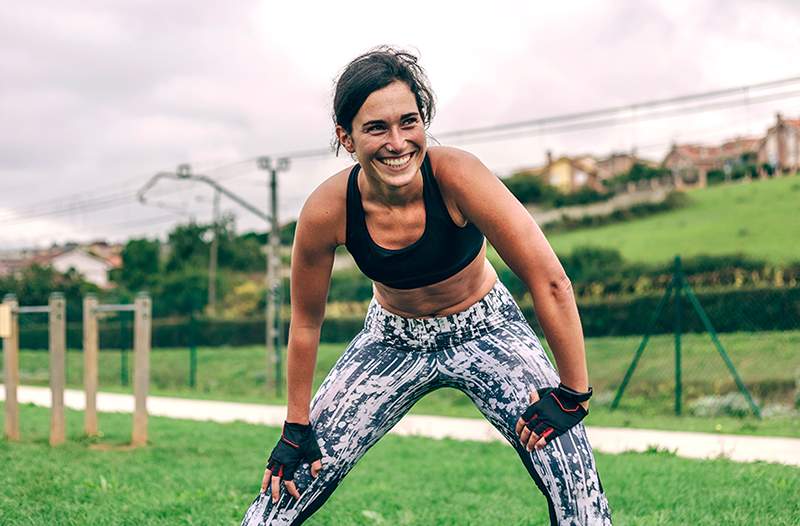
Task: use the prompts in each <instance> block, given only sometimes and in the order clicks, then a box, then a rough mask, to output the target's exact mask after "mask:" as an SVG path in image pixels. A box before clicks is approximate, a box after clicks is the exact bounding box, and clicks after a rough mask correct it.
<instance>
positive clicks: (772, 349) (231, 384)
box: [20, 331, 800, 436]
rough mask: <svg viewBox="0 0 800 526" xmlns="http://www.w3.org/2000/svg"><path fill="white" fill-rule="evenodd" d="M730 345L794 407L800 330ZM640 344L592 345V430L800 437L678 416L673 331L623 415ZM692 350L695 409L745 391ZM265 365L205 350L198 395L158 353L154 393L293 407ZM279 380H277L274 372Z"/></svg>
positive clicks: (109, 383) (114, 356)
mask: <svg viewBox="0 0 800 526" xmlns="http://www.w3.org/2000/svg"><path fill="white" fill-rule="evenodd" d="M721 340H722V343H723V344H724V345H725V347H726V349H727V350H728V353H729V354H730V356H731V359H732V360H733V362H734V364H736V366H737V368H738V370H739V374H740V375H741V376H742V377H743V379H744V381H745V383H746V384H747V385H748V386H749V388H750V389H751V391H752V393H753V394H754V395H755V396H756V397H757V399H758V400H759V401H760V402H762V405H764V406H774V405H775V404H780V405H781V406H782V407H787V408H790V407H791V405H792V403H793V402H794V397H795V396H796V389H797V387H796V382H798V377H800V353H798V349H800V331H786V332H760V333H731V334H723V335H721ZM639 341H640V338H639V337H608V338H591V339H588V340H587V342H586V348H587V360H588V363H589V372H590V377H591V381H592V384H593V386H594V389H595V393H596V396H595V398H594V400H593V402H592V409H591V412H590V415H589V419H588V423H589V424H590V425H597V426H625V427H643V428H655V429H679V430H690V431H706V432H724V433H744V434H757V435H783V436H800V418H798V417H797V414H796V413H795V414H794V415H791V414H789V415H785V416H782V417H778V416H775V417H771V418H765V419H762V420H758V419H755V418H736V417H730V416H724V415H723V416H718V417H714V418H700V417H692V416H684V417H680V418H678V417H675V416H673V415H672V408H673V398H672V397H673V391H672V389H673V382H674V362H673V360H674V351H673V339H672V336H671V335H659V336H655V337H653V338H651V340H650V343H649V344H648V347H647V349H646V351H645V354H644V356H643V358H642V359H641V361H640V363H639V367H638V368H637V371H636V373H635V374H634V376H633V380H632V381H631V383H630V385H629V387H628V390H627V392H626V396H625V398H623V400H622V405H621V408H620V410H617V411H614V412H612V411H610V410H609V409H608V406H609V404H610V401H611V399H612V397H613V394H614V392H615V390H616V388H617V386H618V385H619V383H620V381H621V379H622V376H623V375H624V373H625V370H626V369H627V367H628V365H629V363H630V361H631V359H632V358H633V353H634V351H635V349H636V347H637V346H638V344H639ZM343 347H344V346H343V345H341V344H323V345H322V346H321V347H320V351H319V358H318V361H317V368H316V372H315V377H314V389H316V388H317V387H318V386H319V384H320V383H321V382H322V379H323V378H324V377H325V375H326V374H327V372H328V371H329V370H330V368H331V367H332V366H333V364H334V362H335V361H336V359H337V358H338V356H339V354H340V353H341V351H342V350H343ZM682 348H683V355H682V356H683V359H682V361H683V368H682V369H683V386H684V395H685V398H684V400H685V403H686V404H687V405H688V403H689V402H691V400H693V399H695V398H697V397H699V396H704V395H714V394H719V393H725V392H730V391H732V390H734V389H735V386H734V383H733V380H732V378H731V376H730V375H729V373H728V371H727V369H726V368H725V366H724V364H723V362H722V359H721V358H720V356H719V355H718V354H717V352H716V350H715V349H714V347H713V346H712V345H711V342H710V339H709V338H708V336H707V335H703V334H687V335H684V337H683V344H682ZM82 358H83V357H82V354H81V353H79V352H70V353H69V359H68V368H67V369H68V384H69V385H71V386H73V387H77V388H80V387H81V385H82V384H81V382H82V380H81V378H82ZM131 365H132V360H128V366H129V367H131ZM48 367H49V365H48V357H47V353H45V352H33V351H29V352H23V353H21V357H20V378H21V382H22V383H23V384H28V385H47V383H48V370H49V369H48ZM265 369H266V359H265V351H264V348H263V347H259V346H250V347H230V348H224V347H223V348H200V349H199V350H198V375H197V382H198V385H197V388H196V389H190V388H189V387H188V374H189V352H188V350H187V349H172V350H164V349H156V350H154V351H153V353H152V355H151V390H150V392H151V394H154V395H164V396H180V397H188V398H210V399H219V400H230V401H241V402H253V403H271V404H285V397H276V396H275V395H274V390H273V389H267V387H266V386H267V384H266V382H265V379H266V378H267V375H266V372H265ZM119 371H120V355H119V352H117V351H108V352H101V353H100V388H101V389H102V390H107V391H127V392H130V391H131V389H130V388H129V387H128V388H125V387H121V386H120V374H119ZM271 374H272V371H270V375H271ZM129 378H132V374H129ZM269 380H270V381H271V380H272V377H271V376H270V378H269ZM412 411H413V412H414V413H416V414H434V415H445V416H461V417H475V418H481V415H480V414H479V413H478V411H477V410H476V409H475V407H474V406H473V404H472V402H471V401H470V400H469V399H468V398H467V397H466V396H465V395H463V394H462V393H460V392H458V391H456V390H453V389H441V390H439V391H436V392H434V393H432V394H430V395H428V396H426V397H425V398H423V399H422V400H421V401H420V402H419V403H418V404H417V405H416V406H415V407H414V409H413V410H412Z"/></svg>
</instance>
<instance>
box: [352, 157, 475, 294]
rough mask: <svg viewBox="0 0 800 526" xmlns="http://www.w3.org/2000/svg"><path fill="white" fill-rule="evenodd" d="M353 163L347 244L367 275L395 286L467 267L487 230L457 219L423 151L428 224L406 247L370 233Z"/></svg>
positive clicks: (411, 285)
mask: <svg viewBox="0 0 800 526" xmlns="http://www.w3.org/2000/svg"><path fill="white" fill-rule="evenodd" d="M360 169H361V166H360V165H358V164H357V165H355V166H354V167H353V169H352V170H351V171H350V177H349V178H348V180H347V232H346V241H345V246H346V247H347V250H348V251H349V252H350V254H351V255H352V256H353V259H355V261H356V264H357V265H358V268H360V269H361V272H363V273H364V274H365V275H366V276H367V277H368V278H370V279H371V280H373V281H377V282H379V283H383V284H384V285H386V286H389V287H392V288H395V289H414V288H417V287H424V286H427V285H432V284H434V283H438V282H440V281H442V280H444V279H447V278H449V277H450V276H452V275H454V274H456V273H457V272H458V271H460V270H462V269H463V268H464V267H466V266H467V265H468V264H469V263H470V262H472V260H474V259H475V257H476V256H477V255H478V253H479V252H480V250H481V247H483V234H482V233H481V232H480V230H478V228H477V227H476V226H475V225H473V224H472V223H468V224H467V225H466V226H464V227H459V226H458V225H456V224H455V223H454V222H453V220H452V218H451V217H450V214H449V213H448V211H447V207H446V206H445V204H444V200H443V199H442V194H441V192H440V191H439V186H438V185H437V184H436V179H435V178H434V176H433V171H432V170H431V164H430V160H429V159H428V156H427V155H425V159H424V160H423V162H422V196H423V200H424V202H425V230H424V231H423V233H422V236H420V238H419V239H418V240H416V241H415V242H413V243H411V244H410V245H408V246H407V247H403V248H400V249H396V250H392V249H387V248H383V247H381V246H379V245H378V244H377V243H375V242H374V241H373V240H372V238H371V237H370V235H369V231H368V230H367V222H366V219H365V217H364V207H363V205H362V203H361V192H360V191H359V190H358V172H359V170H360Z"/></svg>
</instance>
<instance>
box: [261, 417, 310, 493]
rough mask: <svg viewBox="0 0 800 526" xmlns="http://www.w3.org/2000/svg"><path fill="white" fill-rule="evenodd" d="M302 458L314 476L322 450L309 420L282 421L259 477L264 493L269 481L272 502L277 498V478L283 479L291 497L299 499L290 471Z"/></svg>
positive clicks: (293, 471)
mask: <svg viewBox="0 0 800 526" xmlns="http://www.w3.org/2000/svg"><path fill="white" fill-rule="evenodd" d="M303 461H306V462H308V463H310V464H311V476H312V477H314V478H317V476H318V475H319V472H320V470H322V453H321V452H320V450H319V444H318V443H317V437H316V435H315V434H314V430H313V429H312V427H311V424H295V423H291V422H286V423H284V425H283V431H282V432H281V438H280V439H279V440H278V444H277V445H276V446H275V448H274V449H273V450H272V453H271V454H270V456H269V460H268V461H267V467H266V470H265V471H264V478H263V479H262V480H261V493H266V491H267V485H268V484H270V483H271V488H272V502H273V503H275V502H278V497H279V496H280V487H281V485H280V484H281V479H283V484H284V486H286V491H288V492H289V494H290V495H291V496H292V497H294V498H296V499H299V498H300V492H299V491H297V486H296V485H295V483H294V474H295V472H296V471H297V468H298V467H299V466H300V464H302V463H303Z"/></svg>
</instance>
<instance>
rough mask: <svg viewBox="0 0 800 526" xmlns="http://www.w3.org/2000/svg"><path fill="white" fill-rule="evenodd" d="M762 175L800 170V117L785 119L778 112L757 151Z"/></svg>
mask: <svg viewBox="0 0 800 526" xmlns="http://www.w3.org/2000/svg"><path fill="white" fill-rule="evenodd" d="M757 161H758V165H759V167H760V168H761V170H760V175H761V176H762V177H763V176H766V175H767V174H768V173H769V174H772V173H779V174H785V173H791V172H797V171H800V119H784V118H783V116H782V115H781V114H780V113H778V114H777V115H776V123H775V126H773V127H771V128H769V129H768V130H767V135H766V136H765V137H764V139H763V140H762V141H761V145H760V148H759V149H758V153H757Z"/></svg>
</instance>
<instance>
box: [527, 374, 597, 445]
mask: <svg viewBox="0 0 800 526" xmlns="http://www.w3.org/2000/svg"><path fill="white" fill-rule="evenodd" d="M536 392H537V393H539V400H538V401H536V402H534V403H533V404H531V405H529V406H528V408H527V409H526V410H525V412H524V413H522V420H524V421H525V426H526V427H527V428H528V429H530V430H531V431H532V432H534V433H536V435H538V436H539V437H540V438H544V439H545V444H549V443H550V442H551V441H552V440H553V439H555V438H556V437H558V436H560V435H563V434H564V433H566V432H567V431H568V430H569V429H570V428H572V427H573V426H575V425H576V424H578V423H579V422H580V421H581V420H583V419H584V417H586V415H587V414H588V412H587V411H586V409H584V408H583V406H582V405H581V402H585V401H586V400H588V399H589V398H591V397H592V388H591V387H590V388H589V391H587V392H585V393H579V392H577V391H573V390H572V389H570V388H569V387H566V386H564V385H562V384H559V385H558V387H546V388H544V389H537V391H536Z"/></svg>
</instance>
